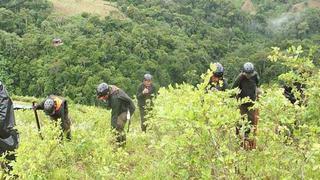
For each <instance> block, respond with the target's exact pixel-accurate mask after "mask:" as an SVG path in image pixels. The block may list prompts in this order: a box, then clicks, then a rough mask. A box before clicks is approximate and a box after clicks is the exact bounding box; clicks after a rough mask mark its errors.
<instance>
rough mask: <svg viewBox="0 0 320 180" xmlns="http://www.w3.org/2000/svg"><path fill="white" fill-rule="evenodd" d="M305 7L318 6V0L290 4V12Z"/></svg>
mask: <svg viewBox="0 0 320 180" xmlns="http://www.w3.org/2000/svg"><path fill="white" fill-rule="evenodd" d="M306 8H320V0H309V1H305V2H302V3H298V4H295V5H293V6H292V8H291V12H301V11H304V10H305V9H306Z"/></svg>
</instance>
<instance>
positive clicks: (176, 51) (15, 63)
mask: <svg viewBox="0 0 320 180" xmlns="http://www.w3.org/2000/svg"><path fill="white" fill-rule="evenodd" d="M117 3H118V6H119V9H120V10H121V11H122V12H123V13H124V14H125V15H126V16H127V18H126V19H116V18H112V17H106V18H105V19H101V18H99V17H97V16H94V15H90V14H88V13H83V14H82V15H81V16H75V17H63V18H62V17H60V16H57V15H54V14H52V13H51V12H52V11H53V9H52V8H53V5H52V4H51V3H49V2H47V1H40V0H37V1H1V3H0V6H1V7H2V8H1V9H0V17H1V22H0V23H1V24H0V27H1V30H0V41H1V45H0V50H1V55H0V59H1V64H3V65H4V66H1V71H0V75H1V79H2V80H3V81H4V82H5V83H6V84H7V86H8V87H9V90H10V92H12V93H14V94H18V95H24V96H26V95H29V96H30V95H32V96H37V97H42V96H46V95H48V94H51V93H54V94H58V95H63V96H66V97H69V98H70V99H72V100H74V101H75V102H76V103H85V104H94V103H96V102H95V100H94V99H95V98H94V91H93V87H95V86H96V85H97V84H98V83H99V82H101V81H106V82H109V83H110V84H116V85H118V86H119V87H121V88H123V89H124V90H126V91H127V92H128V93H129V94H130V95H133V94H134V93H135V91H136V87H137V85H138V84H139V82H140V81H141V77H142V74H144V73H145V72H150V73H152V74H153V75H154V77H155V80H156V83H157V84H159V85H160V86H167V85H169V84H171V83H182V82H187V83H191V84H193V85H195V84H197V83H199V79H200V78H199V77H200V74H202V73H203V72H205V71H206V69H207V68H208V67H209V63H210V62H214V61H220V62H221V63H222V64H223V65H224V66H225V67H226V76H227V78H228V79H229V82H231V81H232V80H233V78H234V77H235V76H236V74H237V73H238V71H239V69H240V66H241V64H242V63H243V62H245V61H248V60H250V61H252V62H253V63H255V65H256V67H257V69H258V72H259V73H260V75H261V77H262V81H263V82H264V83H266V82H270V81H273V80H275V78H276V75H278V74H279V73H281V72H283V70H284V69H283V68H282V67H281V66H278V65H275V64H271V63H270V62H268V61H266V57H267V54H268V53H269V52H270V50H271V49H270V47H272V46H279V47H281V48H287V47H289V46H291V45H295V44H301V45H302V46H303V48H304V49H305V52H306V54H308V53H309V52H310V51H312V52H313V56H314V58H313V60H314V61H317V57H319V51H318V50H317V48H318V47H319V44H318V41H319V35H317V33H319V29H320V28H319V27H320V25H319V24H320V23H319V22H320V20H319V17H320V16H319V14H320V13H319V10H316V9H315V10H307V11H306V12H302V13H301V14H300V15H299V18H296V16H294V15H292V16H289V17H286V18H285V19H284V20H282V19H281V17H280V20H277V19H269V16H265V15H264V14H263V12H264V11H262V10H261V11H262V12H261V13H258V14H256V15H249V14H246V13H245V12H242V11H241V10H240V9H239V8H237V7H236V6H234V4H233V3H231V2H229V1H220V0H214V1H190V2H189V1H179V2H175V1H149V2H142V1H134V2H131V1H125V0H122V1H117ZM271 4H273V3H271ZM275 4H277V3H275ZM290 18H292V19H290ZM53 38H61V39H62V40H63V43H64V44H63V45H62V46H58V47H53V46H52V39H53ZM315 63H316V64H318V62H315ZM30 82H31V83H30Z"/></svg>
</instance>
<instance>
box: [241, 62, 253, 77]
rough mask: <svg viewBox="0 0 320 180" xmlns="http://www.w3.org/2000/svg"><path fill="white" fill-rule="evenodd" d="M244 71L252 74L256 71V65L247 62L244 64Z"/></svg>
mask: <svg viewBox="0 0 320 180" xmlns="http://www.w3.org/2000/svg"><path fill="white" fill-rule="evenodd" d="M243 72H245V73H247V74H251V73H253V72H254V66H253V64H252V63H251V62H246V63H245V64H244V65H243Z"/></svg>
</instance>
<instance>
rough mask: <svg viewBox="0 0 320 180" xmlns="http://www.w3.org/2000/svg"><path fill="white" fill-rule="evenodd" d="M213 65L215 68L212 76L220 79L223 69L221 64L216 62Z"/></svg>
mask: <svg viewBox="0 0 320 180" xmlns="http://www.w3.org/2000/svg"><path fill="white" fill-rule="evenodd" d="M214 65H215V66H216V70H215V71H214V72H213V74H214V76H216V77H222V76H223V72H224V68H223V66H222V64H220V63H218V62H217V63H214Z"/></svg>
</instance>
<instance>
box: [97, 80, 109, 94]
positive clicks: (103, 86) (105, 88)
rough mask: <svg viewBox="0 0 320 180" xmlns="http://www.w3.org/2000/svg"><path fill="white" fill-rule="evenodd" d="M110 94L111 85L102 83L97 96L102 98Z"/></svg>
mask: <svg viewBox="0 0 320 180" xmlns="http://www.w3.org/2000/svg"><path fill="white" fill-rule="evenodd" d="M108 93H109V85H108V84H107V83H101V84H99V85H98V87H97V96H98V97H102V96H105V95H107V94H108Z"/></svg>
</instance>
